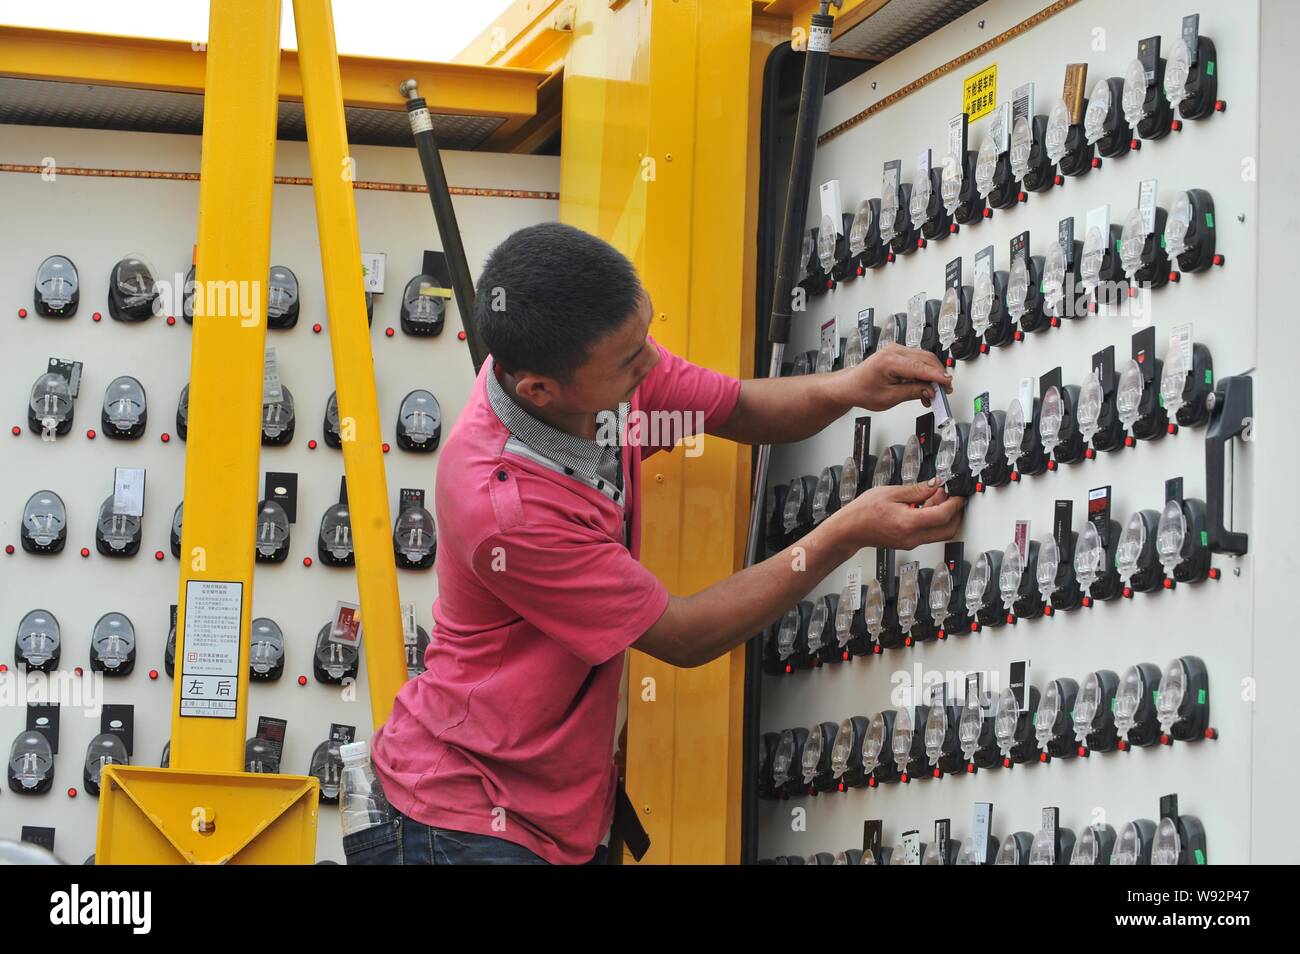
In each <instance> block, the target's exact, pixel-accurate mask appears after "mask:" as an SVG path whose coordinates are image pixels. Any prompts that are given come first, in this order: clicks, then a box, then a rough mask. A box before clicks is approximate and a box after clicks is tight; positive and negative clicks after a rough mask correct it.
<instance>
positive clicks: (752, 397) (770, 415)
mask: <svg viewBox="0 0 1300 954" xmlns="http://www.w3.org/2000/svg"><path fill="white" fill-rule="evenodd" d="M844 375H845V372H844V371H833V372H830V373H825V374H804V375H799V376H797V377H792V378H755V379H751V380H747V381H742V382H741V385H740V398H739V400H737V401H736V409H735V411H733V412H732V414H731V417H730V418H728V420H727V422H726V424H724V425H723V426H722V427H720V428H719V429H718V431H717V433H718V435H719V436H721V437H725V438H727V439H728V440H732V441H737V442H739V443H741V444H788V443H791V442H794V441H801V440H803V439H804V438H806V437H811V436H812V435H813V434H816V433H817V432H818V431H820V430H822V429H823V428H825V427H826V425H828V424H830V423H831V422H832V421H834V420H836V419H838V418H839V417H841V416H842V415H843V414H844V413H845V412H846V411H848V410H849V409H850V408H852V406H853V404H852V402H851V401H850V400H849V399H848V398H847V397H846V391H847V389H846V388H845V387H844V381H843V378H844Z"/></svg>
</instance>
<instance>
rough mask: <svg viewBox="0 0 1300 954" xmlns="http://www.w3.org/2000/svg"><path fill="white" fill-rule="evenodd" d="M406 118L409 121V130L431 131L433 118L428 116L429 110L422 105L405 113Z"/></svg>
mask: <svg viewBox="0 0 1300 954" xmlns="http://www.w3.org/2000/svg"><path fill="white" fill-rule="evenodd" d="M406 118H407V120H409V121H410V123H411V132H413V133H423V132H433V120H432V119H431V118H430V117H429V111H428V110H427V109H425V108H424V107H423V106H421V107H420V108H419V109H413V110H411V111H410V112H409V113H407V114H406Z"/></svg>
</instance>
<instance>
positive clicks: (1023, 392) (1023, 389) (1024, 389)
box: [1016, 378, 1038, 427]
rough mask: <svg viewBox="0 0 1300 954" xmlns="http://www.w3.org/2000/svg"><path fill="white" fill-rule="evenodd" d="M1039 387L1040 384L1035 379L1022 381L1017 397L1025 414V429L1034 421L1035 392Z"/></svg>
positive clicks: (1023, 379) (1022, 379)
mask: <svg viewBox="0 0 1300 954" xmlns="http://www.w3.org/2000/svg"><path fill="white" fill-rule="evenodd" d="M1037 387H1038V382H1037V381H1036V380H1034V379H1033V378H1021V379H1020V393H1019V394H1018V395H1016V397H1017V398H1018V399H1019V401H1020V410H1022V411H1024V412H1025V427H1029V426H1030V424H1031V423H1032V422H1033V420H1034V391H1035V390H1036V389H1037Z"/></svg>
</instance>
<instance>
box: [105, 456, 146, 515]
mask: <svg viewBox="0 0 1300 954" xmlns="http://www.w3.org/2000/svg"><path fill="white" fill-rule="evenodd" d="M113 513H115V514H118V515H120V516H127V517H143V516H144V468H143V467H115V468H114V469H113Z"/></svg>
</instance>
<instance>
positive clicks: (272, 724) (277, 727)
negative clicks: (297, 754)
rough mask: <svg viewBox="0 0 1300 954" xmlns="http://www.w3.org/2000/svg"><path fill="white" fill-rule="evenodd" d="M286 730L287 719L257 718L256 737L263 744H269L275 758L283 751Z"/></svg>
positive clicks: (287, 726) (287, 728) (287, 727)
mask: <svg viewBox="0 0 1300 954" xmlns="http://www.w3.org/2000/svg"><path fill="white" fill-rule="evenodd" d="M288 730H289V720H288V719H277V718H275V717H274V716H258V717H257V737H258V738H259V739H261V740H262V741H263V742H267V743H270V745H271V746H272V747H273V748H274V749H275V754H276V757H277V758H278V757H279V756H280V754H281V753H282V752H283V751H284V736H285V733H286V732H288Z"/></svg>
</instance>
